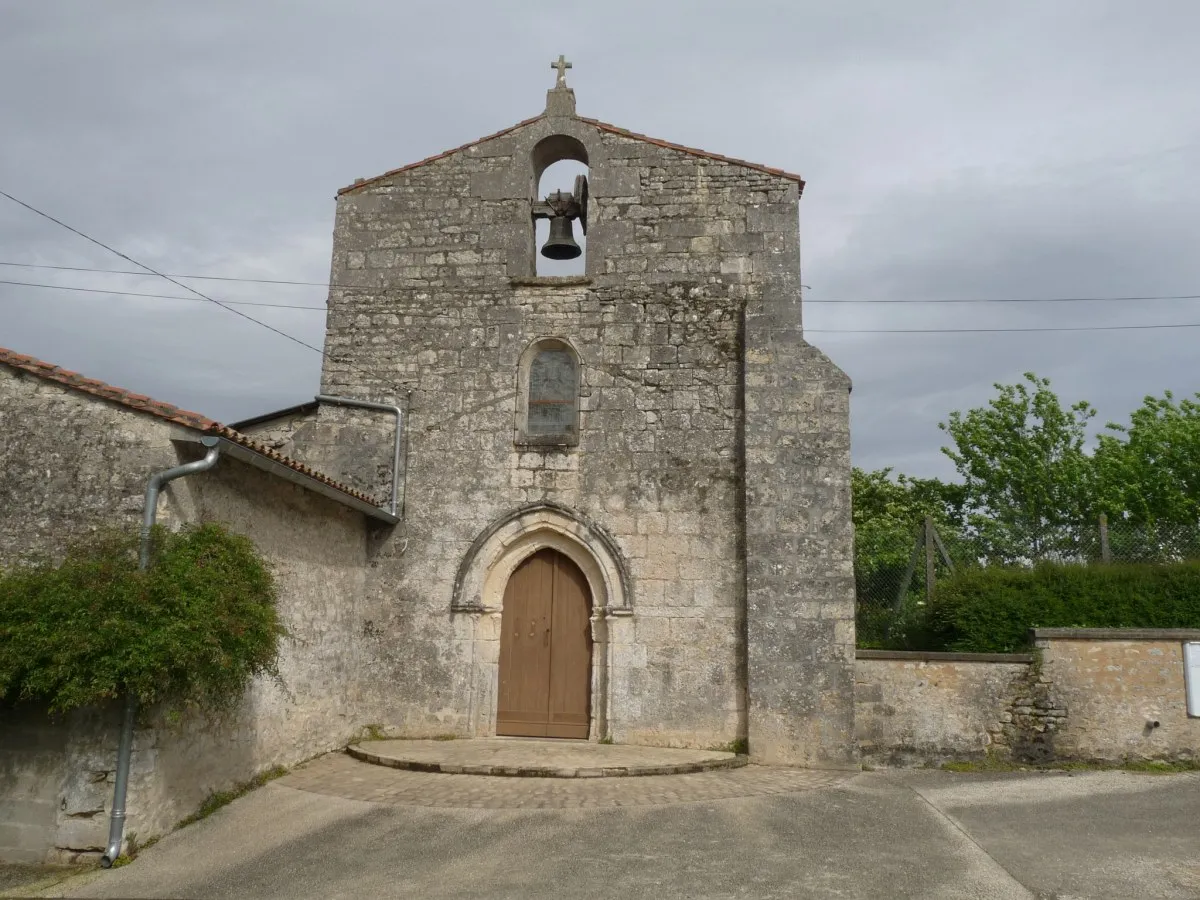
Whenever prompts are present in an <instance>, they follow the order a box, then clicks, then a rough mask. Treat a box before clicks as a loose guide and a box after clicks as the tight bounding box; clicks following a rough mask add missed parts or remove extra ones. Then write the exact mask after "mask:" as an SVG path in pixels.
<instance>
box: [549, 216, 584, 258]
mask: <svg viewBox="0 0 1200 900" xmlns="http://www.w3.org/2000/svg"><path fill="white" fill-rule="evenodd" d="M582 252H583V251H582V250H580V249H579V245H578V244H577V243H575V229H573V228H572V227H571V218H570V217H569V216H552V217H551V219H550V236H549V237H548V238H546V243H545V245H544V246H543V247H542V256H544V257H546V259H575V258H576V257H577V256H579V254H581V253H582Z"/></svg>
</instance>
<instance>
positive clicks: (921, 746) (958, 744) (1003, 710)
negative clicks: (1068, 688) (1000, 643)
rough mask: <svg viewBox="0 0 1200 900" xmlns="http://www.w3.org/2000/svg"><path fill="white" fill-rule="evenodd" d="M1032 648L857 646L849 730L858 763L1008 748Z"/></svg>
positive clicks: (919, 761) (920, 760)
mask: <svg viewBox="0 0 1200 900" xmlns="http://www.w3.org/2000/svg"><path fill="white" fill-rule="evenodd" d="M1032 662H1033V656H1031V655H1021V654H980V653H925V652H901V651H890V650H859V651H858V659H857V661H856V664H855V735H856V737H857V739H858V743H859V749H860V751H861V754H862V760H863V762H864V763H867V764H871V765H891V766H911V765H923V764H926V763H937V762H943V761H946V760H951V759H975V758H980V757H983V756H985V755H986V754H987V753H988V752H989V751H993V752H994V751H996V750H997V749H1001V750H1003V751H1005V752H1007V750H1008V743H1009V741H1010V740H1011V739H1012V738H1013V737H1014V736H1015V735H1014V733H1013V725H1012V721H1013V699H1014V697H1015V696H1017V695H1018V694H1019V693H1020V692H1021V691H1022V689H1023V686H1024V685H1025V683H1026V680H1027V678H1028V676H1029V670H1030V665H1031V663H1032Z"/></svg>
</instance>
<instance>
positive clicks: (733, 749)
mask: <svg viewBox="0 0 1200 900" xmlns="http://www.w3.org/2000/svg"><path fill="white" fill-rule="evenodd" d="M708 749H709V750H715V751H716V752H718V753H736V754H737V755H738V756H745V755H746V754H748V753H749V752H750V745H749V744H748V743H747V742H746V739H745V738H734V739H733V740H732V741H730V742H729V743H727V744H715V745H713V746H712V747H709V748H708Z"/></svg>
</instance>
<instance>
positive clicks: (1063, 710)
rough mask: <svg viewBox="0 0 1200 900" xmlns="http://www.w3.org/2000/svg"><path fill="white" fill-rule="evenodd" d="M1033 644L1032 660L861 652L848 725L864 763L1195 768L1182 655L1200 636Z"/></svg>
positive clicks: (1066, 632) (1061, 638) (1197, 738)
mask: <svg viewBox="0 0 1200 900" xmlns="http://www.w3.org/2000/svg"><path fill="white" fill-rule="evenodd" d="M1036 635H1037V639H1036V646H1037V653H1036V654H1030V655H1024V654H962V653H923V652H896V651H888V650H860V651H858V660H857V663H856V680H857V683H856V704H857V714H856V719H855V722H856V734H857V738H858V741H859V744H860V746H861V751H862V756H863V759H864V761H868V762H872V763H875V764H877V765H922V764H928V763H939V762H942V761H945V760H962V759H975V758H980V757H982V756H985V755H989V754H995V755H998V756H999V757H1001V758H1006V759H1013V760H1016V761H1019V762H1028V763H1047V762H1055V761H1071V760H1078V761H1083V762H1102V763H1120V762H1123V761H1126V760H1195V759H1198V758H1200V718H1194V717H1189V716H1188V714H1187V700H1186V692H1185V683H1184V671H1183V652H1182V648H1183V643H1184V642H1185V641H1193V640H1200V631H1182V630H1181V631H1172V632H1161V631H1159V632H1150V631H1138V630H1137V629H1124V630H1099V629H1039V630H1038V631H1037V632H1036Z"/></svg>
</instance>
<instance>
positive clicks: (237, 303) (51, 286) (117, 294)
mask: <svg viewBox="0 0 1200 900" xmlns="http://www.w3.org/2000/svg"><path fill="white" fill-rule="evenodd" d="M0 284H11V285H17V286H18V287H32V288H49V289H50V290H54V291H82V292H83V293H85V294H112V295H113V296H115V297H149V298H153V299H155V300H187V301H188V302H191V303H203V302H204V300H203V299H202V298H200V297H180V296H179V295H178V294H143V293H139V292H137V291H114V290H110V289H109V288H86V287H69V286H67V285H64V284H38V283H36V282H32V281H9V280H7V279H3V278H0ZM221 302H222V303H227V304H229V305H230V306H270V307H274V308H276V309H311V310H316V311H317V312H325V307H324V306H299V305H297V304H293V303H260V302H257V301H254V300H222V301H221Z"/></svg>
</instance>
